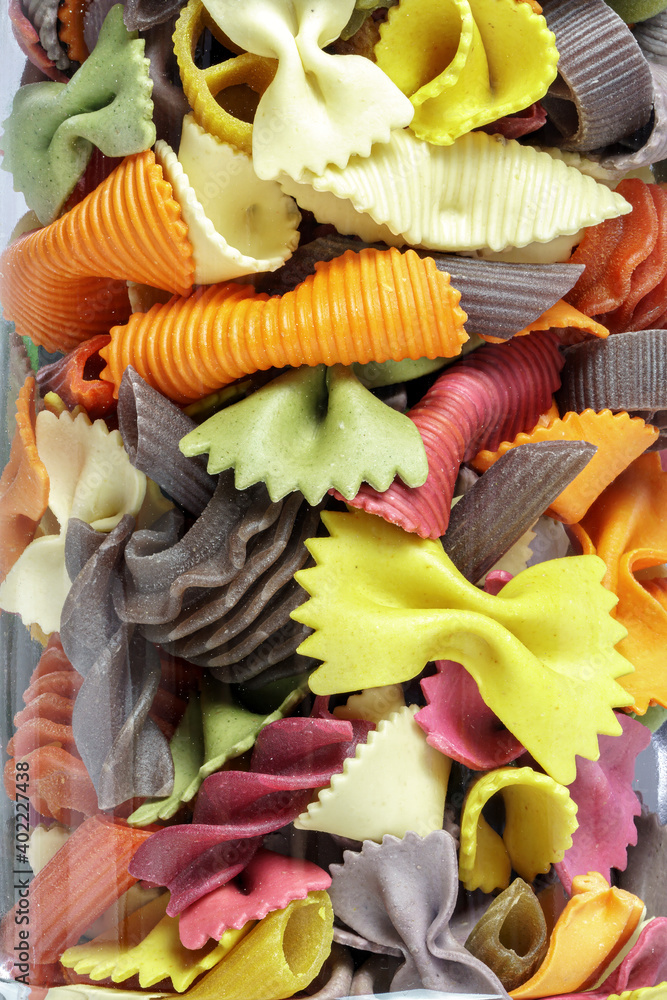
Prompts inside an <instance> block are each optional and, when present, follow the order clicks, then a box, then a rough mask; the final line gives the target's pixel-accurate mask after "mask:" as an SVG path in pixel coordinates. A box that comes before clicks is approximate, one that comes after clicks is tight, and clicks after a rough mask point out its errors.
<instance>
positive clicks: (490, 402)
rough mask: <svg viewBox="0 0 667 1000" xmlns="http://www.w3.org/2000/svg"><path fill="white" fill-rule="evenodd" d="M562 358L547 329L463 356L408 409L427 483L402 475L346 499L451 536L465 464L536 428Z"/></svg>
mask: <svg viewBox="0 0 667 1000" xmlns="http://www.w3.org/2000/svg"><path fill="white" fill-rule="evenodd" d="M562 364H563V361H562V358H561V356H560V354H559V352H558V346H557V340H556V338H555V337H554V336H553V335H552V334H542V333H540V334H531V335H530V336H528V337H520V338H518V339H517V340H512V341H510V342H509V343H508V344H499V345H495V344H494V345H488V346H487V347H483V348H481V349H480V350H478V351H475V352H474V353H473V354H471V355H469V356H468V357H466V358H464V359H463V360H462V361H459V362H457V363H456V364H455V365H453V366H452V367H451V368H449V369H448V370H447V371H446V372H445V373H444V375H441V376H440V378H439V379H438V380H437V381H436V382H435V384H434V385H433V386H432V388H431V389H429V391H428V392H427V393H426V395H425V396H424V398H423V399H422V400H421V401H420V402H419V403H417V405H416V406H414V407H413V408H412V410H410V411H409V412H408V416H409V417H410V419H411V420H412V421H413V422H414V423H415V424H416V425H417V427H418V429H419V432H420V434H421V436H422V439H423V441H424V446H425V448H426V455H427V458H428V464H429V475H428V478H427V480H426V482H425V483H424V485H423V486H418V487H415V488H410V487H409V486H406V485H405V484H404V483H403V482H401V481H400V480H399V479H395V480H394V482H393V483H392V484H391V486H390V487H389V489H388V490H386V491H385V492H384V493H378V492H377V491H376V490H374V489H372V488H371V487H370V486H368V485H363V486H362V487H361V489H360V490H359V492H358V493H357V495H356V497H355V498H354V499H353V500H349V501H347V502H348V503H349V504H350V505H351V506H352V507H360V508H361V509H362V510H366V511H368V512H369V513H371V514H379V515H380V516H381V517H383V518H384V519H385V520H386V521H391V522H393V523H394V524H398V525H400V527H402V528H404V529H405V530H406V531H411V532H415V533H416V534H418V535H420V536H421V537H422V538H438V537H440V536H441V535H444V534H445V532H446V530H447V526H448V524H449V517H450V509H451V501H452V496H453V494H454V486H455V483H456V477H457V475H458V472H459V467H460V465H461V462H464V461H467V460H469V459H471V458H472V457H473V456H474V455H476V454H477V452H478V451H479V450H480V449H481V448H489V449H490V450H492V451H493V450H494V449H495V448H497V447H498V445H499V444H500V442H501V441H504V440H508V441H511V440H513V438H514V437H516V435H517V434H518V433H519V432H520V431H522V430H529V429H531V428H532V427H534V425H535V423H536V421H537V419H538V417H539V415H540V413H543V412H544V411H545V410H546V409H547V408H548V407H549V404H550V401H551V396H552V393H553V392H554V391H555V390H556V389H557V388H558V386H559V384H560V379H559V372H560V369H561V367H562Z"/></svg>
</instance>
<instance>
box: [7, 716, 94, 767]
mask: <svg viewBox="0 0 667 1000" xmlns="http://www.w3.org/2000/svg"><path fill="white" fill-rule="evenodd" d="M50 743H51V744H52V743H55V744H57V745H58V746H61V747H63V749H64V750H67V752H68V753H71V754H72V756H74V757H78V756H79V754H78V752H77V749H76V743H75V742H74V737H73V735H72V727H71V725H68V724H67V723H66V722H54V721H53V720H52V719H46V718H44V716H41V715H40V716H37V717H36V718H34V719H28V720H27V721H26V722H24V724H23V725H22V726H21V728H20V729H19V730H18V732H16V733H15V734H14V736H12V738H11V740H10V741H9V743H8V744H7V753H8V754H9V755H10V757H25V756H26V754H29V753H31V752H32V751H33V750H35V749H36V748H37V747H40V746H46V745H47V744H50Z"/></svg>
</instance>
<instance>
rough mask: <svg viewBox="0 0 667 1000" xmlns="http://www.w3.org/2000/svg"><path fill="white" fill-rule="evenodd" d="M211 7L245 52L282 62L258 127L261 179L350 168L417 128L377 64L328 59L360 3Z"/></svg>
mask: <svg viewBox="0 0 667 1000" xmlns="http://www.w3.org/2000/svg"><path fill="white" fill-rule="evenodd" d="M204 6H205V8H206V10H207V12H208V13H209V14H210V16H211V17H212V18H213V19H214V21H215V22H216V23H217V24H218V26H219V27H220V28H221V29H222V30H224V31H225V33H226V34H227V35H228V37H229V38H230V39H231V40H232V41H233V42H234V43H235V44H236V45H239V46H241V48H242V49H243V50H244V51H246V52H251V53H253V54H255V55H259V56H262V57H264V58H269V59H277V60H278V66H277V68H276V74H275V77H274V78H273V80H272V81H271V83H270V84H269V86H268V87H267V88H266V90H265V91H264V93H263V94H262V96H261V98H260V100H259V103H258V105H257V111H256V114H255V118H254V122H253V135H252V155H253V163H254V164H255V170H256V171H257V175H258V176H259V177H262V178H264V179H270V178H276V177H278V176H279V175H280V174H287V175H288V176H289V177H292V178H294V179H295V180H297V181H298V180H299V179H300V178H301V176H302V175H303V174H304V172H306V171H312V172H313V173H314V174H320V173H321V172H322V171H323V170H324V168H325V167H327V166H328V165H329V164H335V165H336V166H338V167H341V168H342V167H345V165H346V164H347V161H348V160H349V158H350V156H354V155H361V156H368V154H369V152H370V150H371V146H372V145H373V144H374V143H377V142H386V141H387V140H388V139H389V136H390V134H391V131H392V130H393V129H399V128H402V127H403V126H404V125H408V124H409V123H410V121H411V119H412V115H413V109H412V105H411V104H410V102H409V101H408V100H407V99H406V98H405V97H404V96H403V94H402V93H401V92H400V90H399V89H398V88H397V87H396V86H395V85H394V84H393V83H392V82H391V80H390V79H389V77H388V76H386V74H384V73H383V72H382V71H381V70H380V69H379V68H378V67H377V66H376V65H374V64H373V63H372V62H370V60H368V59H363V58H362V57H361V56H352V55H348V56H339V55H330V54H328V53H327V52H325V51H323V49H324V48H325V47H326V46H327V45H328V44H329V43H330V42H332V41H333V40H334V39H335V38H337V37H338V35H339V34H340V32H341V31H342V29H343V28H344V27H345V25H346V24H347V22H348V21H349V19H350V16H351V14H352V11H353V10H354V0H342V2H340V3H338V4H337V5H336V6H335V7H333V6H332V5H331V4H329V3H327V2H326V0H313V2H312V3H310V4H302V3H299V4H297V5H295V6H291V5H289V4H286V3H284V0H247V2H246V3H244V4H243V6H239V4H236V3H234V2H231V3H230V2H229V0H205V3H204Z"/></svg>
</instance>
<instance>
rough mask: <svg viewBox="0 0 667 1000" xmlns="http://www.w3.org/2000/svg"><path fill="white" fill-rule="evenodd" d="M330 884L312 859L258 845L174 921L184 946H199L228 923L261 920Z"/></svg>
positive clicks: (217, 935)
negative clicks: (235, 872) (238, 868)
mask: <svg viewBox="0 0 667 1000" xmlns="http://www.w3.org/2000/svg"><path fill="white" fill-rule="evenodd" d="M237 883H238V884H237ZM330 885H331V876H330V875H329V874H328V872H326V871H324V870H323V869H322V868H319V867H318V866H317V865H314V864H313V863H312V861H305V860H303V861H302V860H299V859H297V858H286V857H283V855H282V854H275V853H274V852H273V851H267V850H264V849H262V848H260V850H259V851H258V852H257V854H255V856H254V857H253V858H252V860H251V861H249V862H248V864H247V865H246V867H245V868H244V870H243V872H242V873H241V875H239V876H238V878H237V879H236V881H234V880H232V881H231V882H227V883H226V884H225V885H224V886H221V887H220V888H219V889H215V890H214V891H213V892H209V893H207V895H206V896H203V897H202V898H201V899H198V900H197V902H195V903H193V904H192V905H191V906H188V907H186V909H185V910H183V911H182V913H181V915H180V919H179V923H178V930H179V935H180V938H181V941H182V942H183V944H184V945H185V947H186V948H192V949H195V948H203V947H204V945H205V944H206V942H207V940H208V938H213V939H214V940H215V941H219V940H220V938H221V937H222V935H223V934H224V933H225V931H226V930H228V929H229V928H230V927H243V925H244V924H245V923H247V922H248V921H249V920H261V919H262V917H265V916H266V914H267V913H269V912H270V911H271V910H280V909H282V908H283V907H284V906H287V904H288V903H290V902H291V901H292V900H293V899H305V898H306V896H307V895H308V893H309V892H311V891H312V890H314V889H328V888H329V886H330Z"/></svg>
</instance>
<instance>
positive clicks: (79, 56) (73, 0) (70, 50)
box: [58, 0, 90, 63]
mask: <svg viewBox="0 0 667 1000" xmlns="http://www.w3.org/2000/svg"><path fill="white" fill-rule="evenodd" d="M89 6H90V0H63V2H62V3H61V4H60V7H59V8H58V21H59V22H60V27H59V30H58V40H59V41H60V44H61V45H64V46H65V48H66V49H67V56H68V58H69V59H73V60H74V62H80V63H82V62H85V60H86V59H87V58H88V56H89V55H90V53H89V52H88V46H87V45H86V41H85V38H84V37H83V19H84V15H85V13H86V9H87V8H88V7H89Z"/></svg>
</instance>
